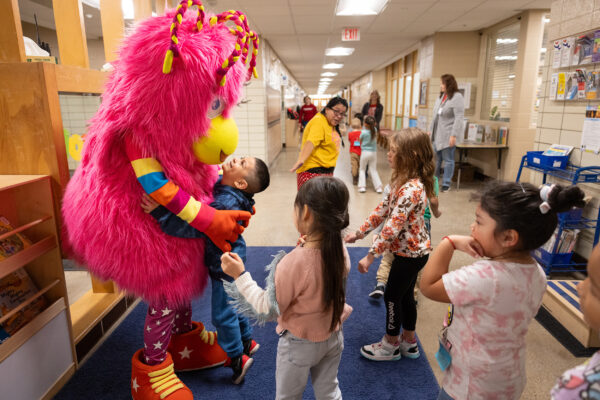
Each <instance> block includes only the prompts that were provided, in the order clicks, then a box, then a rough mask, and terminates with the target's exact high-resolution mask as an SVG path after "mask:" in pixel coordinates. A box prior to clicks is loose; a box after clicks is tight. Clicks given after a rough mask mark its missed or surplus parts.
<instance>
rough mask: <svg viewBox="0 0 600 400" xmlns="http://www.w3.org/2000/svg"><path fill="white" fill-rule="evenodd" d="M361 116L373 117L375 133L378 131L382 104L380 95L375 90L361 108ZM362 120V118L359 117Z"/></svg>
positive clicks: (381, 115)
mask: <svg viewBox="0 0 600 400" xmlns="http://www.w3.org/2000/svg"><path fill="white" fill-rule="evenodd" d="M361 114H362V117H363V118H364V117H366V116H371V117H373V118H375V122H376V127H377V133H379V123H380V122H381V118H382V117H383V104H381V96H379V92H378V91H377V90H373V91H372V92H371V94H370V96H369V101H367V102H366V103H365V105H364V106H363V108H362V113H361ZM361 122H362V119H361Z"/></svg>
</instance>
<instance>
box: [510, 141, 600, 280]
mask: <svg viewBox="0 0 600 400" xmlns="http://www.w3.org/2000/svg"><path fill="white" fill-rule="evenodd" d="M523 168H528V169H532V170H534V171H538V172H541V173H542V174H543V175H544V178H543V182H544V183H546V178H547V177H548V176H553V177H556V178H559V179H562V180H565V181H567V182H569V183H570V184H572V185H575V184H577V183H588V184H594V183H600V166H590V167H579V166H577V165H573V164H571V163H570V162H568V156H562V157H561V156H559V157H556V156H544V155H543V154H542V152H541V151H529V152H527V154H526V155H524V156H523V158H522V159H521V165H520V166H519V173H518V174H517V182H519V180H520V179H521V173H522V172H523ZM558 216H559V218H558V237H561V234H562V232H563V231H564V230H565V229H579V230H583V229H594V246H596V244H597V243H598V239H599V237H600V229H599V228H600V224H599V222H600V209H599V210H598V215H597V218H596V219H589V218H584V217H582V216H581V210H577V209H574V210H572V211H568V212H565V213H561V214H559V215H558ZM558 246H559V241H558V240H557V241H556V243H554V247H553V249H552V252H547V251H546V250H544V249H542V248H539V249H536V250H535V251H534V252H533V254H532V255H533V257H534V258H535V259H536V260H537V262H539V263H540V265H541V266H542V267H543V268H544V271H545V272H546V274H547V275H550V274H551V273H556V272H560V273H564V272H574V271H579V272H584V271H585V263H577V262H574V261H572V256H573V252H570V253H559V252H558Z"/></svg>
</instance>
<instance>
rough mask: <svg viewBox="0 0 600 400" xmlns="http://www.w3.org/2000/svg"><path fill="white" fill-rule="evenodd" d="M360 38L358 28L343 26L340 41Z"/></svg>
mask: <svg viewBox="0 0 600 400" xmlns="http://www.w3.org/2000/svg"><path fill="white" fill-rule="evenodd" d="M358 40H360V29H359V28H344V30H343V31H342V42H352V41H358Z"/></svg>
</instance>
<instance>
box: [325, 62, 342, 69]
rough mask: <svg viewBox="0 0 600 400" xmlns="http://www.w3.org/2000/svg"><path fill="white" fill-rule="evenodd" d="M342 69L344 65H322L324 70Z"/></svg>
mask: <svg viewBox="0 0 600 400" xmlns="http://www.w3.org/2000/svg"><path fill="white" fill-rule="evenodd" d="M343 67H344V64H336V63H329V64H325V65H323V68H324V69H340V68H343Z"/></svg>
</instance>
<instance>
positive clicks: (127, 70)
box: [63, 0, 258, 400]
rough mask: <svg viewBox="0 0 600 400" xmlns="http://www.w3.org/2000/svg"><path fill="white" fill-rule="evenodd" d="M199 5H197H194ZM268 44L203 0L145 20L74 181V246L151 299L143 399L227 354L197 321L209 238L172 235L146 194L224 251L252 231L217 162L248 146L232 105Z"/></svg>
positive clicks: (168, 390)
mask: <svg viewBox="0 0 600 400" xmlns="http://www.w3.org/2000/svg"><path fill="white" fill-rule="evenodd" d="M193 5H195V6H197V12H194V11H193V10H188V7H191V6H193ZM226 24H229V25H226ZM251 43H252V51H251V52H250V44H251ZM257 54H258V37H257V35H256V34H255V33H254V32H253V31H251V30H250V29H249V27H248V23H247V20H246V17H245V16H244V15H243V14H242V13H240V12H238V11H227V12H224V13H222V14H219V15H205V12H204V7H203V6H202V4H201V3H200V1H199V0H189V1H182V2H181V4H180V5H179V6H178V7H177V9H175V10H172V11H171V12H169V13H168V14H167V15H166V16H161V17H153V18H149V19H147V20H145V21H142V22H140V23H138V24H137V25H136V27H135V29H134V30H133V31H132V32H131V34H130V35H129V36H128V37H127V38H125V39H124V42H123V44H122V46H121V49H120V52H119V58H118V61H117V62H116V63H115V70H114V71H113V73H112V74H111V75H110V77H109V78H108V80H107V84H106V88H105V91H104V95H103V97H102V105H101V106H100V109H99V110H98V113H97V114H96V116H95V117H94V118H93V119H92V120H91V121H90V127H89V130H88V135H87V139H86V144H85V146H84V153H83V159H82V162H81V165H80V167H79V168H78V169H77V171H76V172H75V175H74V176H73V178H72V179H71V181H70V182H69V185H68V186H67V189H66V191H65V196H64V200H63V214H64V222H65V233H66V236H65V239H66V240H67V241H68V245H69V247H70V248H71V249H72V251H73V256H74V257H75V258H76V259H78V260H79V261H80V262H81V263H83V264H85V265H87V266H88V268H89V270H90V272H92V273H93V274H94V275H95V276H98V277H99V278H102V279H107V280H108V279H111V280H114V281H115V282H116V283H117V285H118V286H119V287H120V288H121V289H123V290H125V291H127V292H129V293H131V294H134V295H137V296H139V297H141V298H142V299H144V300H145V301H146V302H147V303H148V304H149V308H148V315H147V317H146V324H145V327H144V341H145V348H144V349H140V350H139V351H137V352H136V353H135V355H134V356H133V358H132V378H131V394H132V396H133V398H134V399H135V400H149V399H169V400H183V399H192V398H193V396H192V394H191V392H190V390H189V389H188V388H187V387H186V386H185V385H184V384H183V383H182V382H181V381H180V380H179V379H178V378H177V376H176V375H175V373H174V371H175V370H191V369H200V368H206V367H210V366H214V365H219V364H223V363H224V362H225V359H226V355H225V353H224V352H223V350H222V349H221V348H220V347H219V345H218V343H217V340H216V334H215V333H214V332H209V331H207V330H205V329H204V326H203V324H202V323H200V322H193V321H192V320H191V308H190V304H191V300H192V299H193V298H194V297H196V296H199V295H201V294H202V292H203V290H204V288H205V286H206V282H207V275H208V274H207V270H206V267H205V265H204V240H202V239H181V238H175V237H171V236H168V235H166V234H164V233H163V232H162V231H161V230H160V229H159V226H158V224H156V222H155V221H154V220H153V219H152V218H151V217H150V216H148V215H147V214H145V213H144V211H143V210H142V208H141V207H140V202H141V198H142V195H143V194H144V193H147V194H149V195H150V196H151V197H152V198H153V199H154V200H156V201H157V202H158V203H160V204H161V205H163V206H164V207H166V208H167V209H168V210H169V211H171V212H173V213H175V214H176V215H177V216H178V217H180V218H181V219H183V220H184V221H186V222H187V223H189V224H190V225H191V226H193V227H194V228H196V229H198V230H199V231H201V232H204V233H205V234H206V236H207V237H208V238H210V240H211V241H212V242H213V243H215V244H216V245H217V246H218V247H220V248H221V250H223V251H228V250H229V249H230V248H231V247H230V244H229V243H228V241H234V240H236V238H237V236H238V235H239V234H240V233H241V232H242V231H243V227H241V226H240V225H239V224H238V223H237V221H240V220H241V221H244V220H245V221H248V219H249V218H250V214H249V213H246V212H243V211H222V210H214V209H213V208H211V207H210V206H208V204H209V203H210V201H211V200H212V198H211V196H212V187H213V186H214V183H215V182H216V180H217V167H216V166H215V165H216V164H220V163H222V162H223V161H224V160H225V158H226V157H227V156H228V155H230V154H232V153H233V152H234V151H235V148H236V147H237V135H238V132H237V127H236V125H235V123H234V122H233V120H232V119H230V114H231V111H232V109H233V107H234V106H235V105H236V104H237V103H238V100H239V97H240V95H241V93H242V88H243V84H244V82H245V81H246V80H248V79H250V77H251V75H252V74H254V75H255V76H256V69H255V66H256V55H257ZM245 64H249V66H248V67H247V66H246V65H245ZM140 329H141V327H140Z"/></svg>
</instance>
